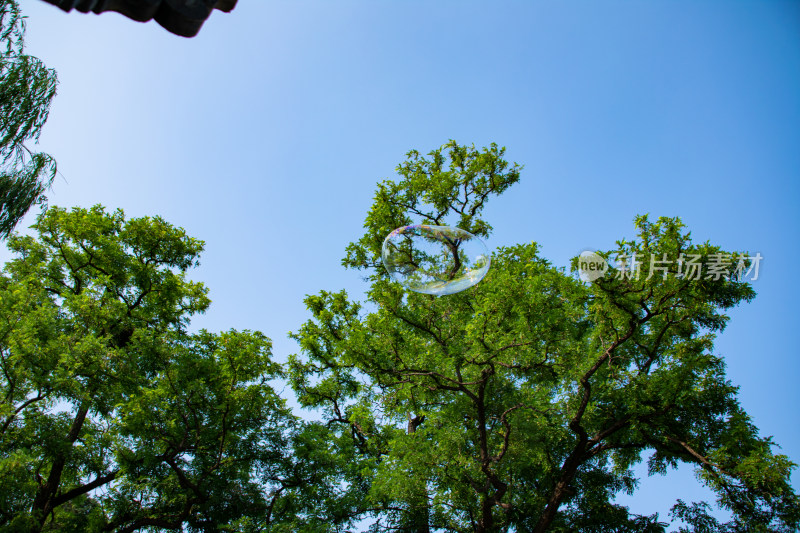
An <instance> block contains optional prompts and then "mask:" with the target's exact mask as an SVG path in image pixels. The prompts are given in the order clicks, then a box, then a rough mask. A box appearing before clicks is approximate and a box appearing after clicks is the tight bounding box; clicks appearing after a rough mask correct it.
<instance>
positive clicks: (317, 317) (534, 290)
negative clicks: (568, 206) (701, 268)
mask: <svg viewBox="0 0 800 533" xmlns="http://www.w3.org/2000/svg"><path fill="white" fill-rule="evenodd" d="M502 156H503V150H502V149H498V148H497V146H495V145H492V146H491V147H490V148H489V149H484V150H476V149H475V148H474V147H463V146H459V145H457V144H456V143H455V142H453V141H451V142H450V143H448V144H446V145H445V146H443V147H442V148H441V149H437V150H434V151H433V152H431V153H430V154H429V158H424V157H422V156H420V154H419V153H418V152H416V151H412V152H409V154H408V159H407V161H406V162H405V163H403V164H401V165H400V166H399V167H398V172H399V174H400V175H401V179H400V180H399V181H398V182H397V183H392V182H388V181H387V182H383V183H381V184H379V186H378V190H377V192H376V195H375V203H374V204H373V206H372V209H371V210H370V212H369V214H368V215H367V218H366V221H365V224H364V227H365V229H366V231H365V234H364V236H362V237H361V239H360V240H359V241H357V242H356V243H353V244H351V245H350V246H348V248H347V255H346V257H345V259H344V260H343V263H344V265H345V266H347V267H351V268H359V269H366V270H367V271H368V272H369V279H370V281H371V287H370V290H369V298H370V302H371V304H372V306H374V307H375V310H373V311H371V312H365V311H364V310H362V307H361V305H360V304H359V303H357V302H352V301H350V300H349V299H348V297H347V294H346V293H344V292H338V293H331V292H326V291H323V292H321V293H320V294H319V295H316V296H309V297H308V298H307V299H306V304H307V306H308V308H309V310H310V311H311V312H312V314H313V319H312V320H309V321H308V322H307V323H306V324H305V325H303V326H302V328H301V329H300V330H299V331H298V332H297V333H295V334H294V337H295V338H296V339H297V340H298V342H299V344H300V347H301V350H302V354H301V355H298V356H293V357H292V358H291V359H290V364H289V375H290V379H291V381H292V384H293V386H294V388H295V391H296V393H297V395H298V397H299V400H300V401H301V403H302V404H303V405H304V406H307V407H311V408H318V409H320V411H321V415H322V416H323V418H324V420H325V421H326V422H327V426H328V427H330V428H331V430H332V431H333V432H334V434H335V438H336V439H338V440H337V442H338V443H339V444H338V445H340V446H342V445H346V443H348V442H349V445H350V447H351V450H352V451H351V452H350V453H351V454H352V461H353V463H354V464H355V465H357V466H352V467H350V469H349V470H346V471H342V472H341V475H342V476H343V477H342V479H343V482H345V481H346V482H348V483H349V485H348V486H349V490H350V494H352V498H353V499H356V500H357V499H359V497H360V499H361V501H363V504H362V506H361V508H360V511H361V513H362V514H363V515H364V516H365V515H367V514H372V515H373V516H375V517H377V521H376V522H375V524H374V525H373V530H374V531H390V530H399V531H432V530H440V531H484V532H489V531H512V530H513V531H520V532H521V531H535V532H542V531H632V530H635V531H665V527H666V526H667V524H666V523H663V522H659V520H658V516H657V515H654V516H649V517H648V516H637V515H632V514H630V513H629V511H628V509H627V508H625V507H622V506H619V505H615V504H613V498H614V495H615V494H617V493H618V492H620V491H625V492H632V491H634V490H635V487H636V482H637V480H636V479H635V478H633V477H632V474H631V468H632V467H633V466H634V465H635V464H637V463H638V462H640V461H641V460H643V456H646V455H649V458H648V459H647V461H648V465H649V467H650V470H651V472H653V473H655V472H666V471H667V470H668V469H669V468H671V467H673V466H675V465H677V464H678V463H679V462H688V463H691V464H693V465H695V466H696V467H697V469H698V472H699V478H700V479H701V481H702V482H703V483H705V484H706V485H707V486H709V487H710V488H712V489H713V490H714V491H715V492H716V493H717V495H718V501H717V503H718V504H719V505H720V506H721V507H723V508H726V509H729V510H730V511H732V513H733V515H734V522H733V523H732V524H728V525H724V526H720V527H727V528H729V529H730V530H737V531H745V530H747V531H751V530H752V531H762V530H763V531H793V530H794V528H795V527H797V525H798V521H800V505H798V503H800V502H798V498H797V496H796V495H795V493H794V491H793V490H792V488H791V486H790V485H789V474H790V472H791V470H792V468H793V467H794V465H793V464H792V463H791V462H790V461H789V460H788V459H787V458H786V457H785V456H782V455H775V454H773V451H772V448H773V443H772V442H771V440H770V439H768V438H766V439H765V438H761V437H759V436H758V432H757V430H756V428H755V427H754V426H753V425H752V424H751V423H750V421H749V418H748V417H747V415H746V413H744V412H743V411H742V409H741V407H740V406H739V404H738V403H737V401H736V388H735V387H734V386H733V385H731V384H730V382H729V381H727V380H726V378H725V373H724V362H723V360H722V358H721V357H719V356H717V355H714V354H713V353H712V348H713V339H714V335H715V334H716V333H717V332H719V331H721V330H722V329H723V328H724V327H725V324H726V322H727V320H728V317H727V316H726V315H725V314H724V310H725V309H728V308H731V307H733V306H735V305H737V304H738V303H740V302H742V301H749V300H750V299H752V298H753V297H754V295H755V293H754V292H753V290H752V288H751V287H750V286H749V285H748V284H747V283H743V282H738V281H733V280H730V279H726V278H725V277H719V279H701V280H692V279H688V278H687V277H685V276H680V275H679V273H678V272H677V271H676V266H675V264H674V263H673V266H672V269H673V270H672V271H671V272H670V273H669V275H668V276H667V277H665V278H662V277H661V276H656V277H648V278H646V277H645V276H641V277H639V278H638V279H636V278H634V277H632V276H624V275H622V272H619V271H616V270H613V269H612V271H611V272H610V273H609V275H607V276H605V277H603V278H601V279H599V280H597V281H596V282H594V283H592V284H588V285H587V284H584V283H582V282H580V281H578V280H576V279H575V278H574V277H572V276H570V275H568V274H567V273H565V272H564V271H563V270H562V269H557V268H554V267H553V266H552V265H551V264H550V263H548V262H547V261H546V260H544V259H542V258H541V257H539V255H538V251H537V248H536V245H535V244H529V245H518V246H513V247H508V248H501V249H498V250H497V251H496V252H495V254H494V256H493V258H492V268H491V270H490V271H489V274H488V275H487V276H486V278H485V279H484V280H483V281H482V282H481V283H479V284H478V285H477V286H475V287H473V288H472V289H470V290H467V291H464V292H462V293H458V294H454V295H450V296H445V297H441V298H437V297H434V296H430V295H423V294H418V293H404V292H403V291H402V290H401V289H400V288H399V287H398V286H397V285H396V284H394V283H392V282H390V280H389V279H388V276H387V273H386V271H385V269H384V268H383V265H382V264H381V263H380V255H379V254H380V244H381V242H382V240H383V237H384V236H385V235H386V233H388V232H389V231H391V230H392V229H394V228H395V227H398V226H401V225H406V224H411V223H426V224H437V225H441V224H449V225H454V224H455V225H458V226H459V227H461V228H463V229H466V230H468V231H470V232H472V233H474V234H476V235H481V236H488V235H489V233H490V231H491V226H490V225H489V223H488V222H487V221H485V220H483V219H481V218H480V212H481V210H482V208H483V207H484V205H485V202H486V201H487V200H488V198H490V197H491V196H492V195H496V194H500V193H502V192H503V191H505V190H506V189H507V188H508V187H509V186H510V185H512V184H513V183H514V182H516V181H517V180H518V178H519V167H518V166H517V165H513V166H510V167H509V165H508V164H507V163H506V162H505V161H504V160H503V159H502ZM636 227H637V230H638V237H637V239H636V240H634V241H620V242H618V243H617V245H618V246H617V249H615V250H609V251H607V252H605V255H607V256H608V255H616V254H625V255H627V256H629V257H630V256H631V254H633V253H636V254H637V256H638V257H645V258H646V257H651V254H653V256H655V257H658V258H661V257H662V255H663V254H667V255H668V256H669V257H675V258H677V257H679V256H680V254H699V255H700V256H701V257H702V258H703V260H705V259H708V258H709V257H710V256H712V255H713V254H718V253H722V250H720V249H719V248H717V247H714V246H712V245H710V244H708V243H705V244H701V245H697V244H693V243H692V242H691V239H690V235H689V234H688V233H686V232H685V231H684V228H683V225H682V224H681V222H680V221H679V220H677V219H668V218H660V219H658V220H657V221H656V222H651V221H649V219H648V218H647V217H639V218H638V219H637V220H636ZM332 440H333V438H332ZM675 516H676V517H677V518H691V520H688V523H693V524H696V526H695V527H696V531H704V529H703V527H704V526H703V525H702V524H703V523H704V522H703V520H706V522H708V520H707V519H706V518H703V516H704V515H703V508H701V507H687V506H685V505H684V504H682V503H680V502H679V503H678V504H677V506H676V508H675ZM692 520H694V522H692Z"/></svg>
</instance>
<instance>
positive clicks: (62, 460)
mask: <svg viewBox="0 0 800 533" xmlns="http://www.w3.org/2000/svg"><path fill="white" fill-rule="evenodd" d="M88 412H89V403H88V402H84V403H83V404H81V406H80V407H79V408H78V412H77V413H76V414H75V419H74V420H73V421H72V426H71V427H70V429H69V433H68V434H67V442H69V444H70V446H72V444H74V443H75V441H76V440H77V439H78V435H80V432H81V428H83V423H84V421H85V420H86V414H87V413H88ZM66 462H67V459H66V457H65V454H64V453H60V454H59V455H57V456H56V457H55V459H54V460H53V465H52V466H51V467H50V475H48V476H47V481H46V482H45V484H44V485H41V486H40V487H39V490H38V491H37V493H36V497H35V498H34V500H33V507H32V508H31V511H32V513H33V515H34V517H35V519H36V520H37V521H38V522H39V525H38V527H37V529H36V530H35V531H41V529H42V526H44V523H45V521H47V515H49V514H50V513H51V512H52V511H53V499H54V498H55V496H56V494H57V493H58V487H59V485H61V475H62V474H63V472H64V466H65V464H66Z"/></svg>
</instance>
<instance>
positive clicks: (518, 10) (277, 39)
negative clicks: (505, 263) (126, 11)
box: [0, 0, 800, 518]
mask: <svg viewBox="0 0 800 533" xmlns="http://www.w3.org/2000/svg"><path fill="white" fill-rule="evenodd" d="M23 9H24V11H25V13H26V14H27V15H28V16H29V21H28V34H27V43H28V48H27V50H28V52H29V53H31V54H33V55H36V56H38V57H40V58H42V59H43V60H44V61H45V62H46V64H47V65H48V66H50V67H53V68H55V69H56V70H57V71H58V74H59V79H60V86H59V94H58V96H57V98H56V100H55V103H54V105H53V108H52V113H51V117H50V120H49V121H48V123H47V125H46V126H45V129H44V133H43V135H42V138H41V149H43V150H44V151H47V152H49V153H51V154H52V155H53V156H55V157H56V159H57V160H58V165H59V169H60V172H61V173H62V174H63V177H64V178H62V177H59V178H58V179H57V181H56V183H55V185H54V187H53V190H52V191H51V193H50V200H51V203H52V204H54V205H59V206H66V207H69V206H76V205H80V206H87V207H88V206H91V205H94V204H97V203H101V204H103V205H105V206H107V207H109V208H117V207H121V208H123V209H124V210H125V212H126V213H127V215H129V216H142V215H156V214H158V215H161V216H163V217H164V218H166V219H167V220H168V221H170V222H172V223H173V224H176V225H179V226H183V227H184V228H186V230H187V231H188V232H189V233H190V234H191V235H193V236H195V237H198V238H201V239H204V240H205V241H206V252H205V254H204V256H203V259H202V265H201V266H200V267H199V268H198V269H196V270H195V271H194V273H193V278H194V279H197V280H201V281H204V282H205V283H206V284H207V285H208V286H209V287H210V289H211V298H212V300H213V302H214V303H213V304H212V307H211V309H210V311H209V312H208V313H207V314H206V315H205V316H202V317H200V318H198V319H197V320H195V322H194V324H195V325H196V326H197V327H205V328H208V329H211V330H224V329H228V328H237V329H245V328H249V329H258V330H261V331H263V332H264V333H266V334H267V335H269V336H270V337H272V339H273V340H274V343H275V345H274V352H275V355H276V357H277V358H278V359H279V360H283V359H284V358H285V357H286V355H287V354H289V353H294V352H295V351H296V350H297V348H296V346H295V345H294V343H293V342H292V341H290V340H289V339H287V338H286V333H287V332H288V331H291V330H297V329H298V328H299V326H300V324H301V323H302V322H303V321H304V320H305V319H306V318H307V316H308V315H307V313H306V311H305V308H304V306H303V303H302V300H303V297H304V295H306V294H310V293H316V292H317V291H319V290H321V289H327V290H338V289H340V288H347V289H348V291H350V292H351V293H352V294H354V295H359V294H360V292H361V291H362V290H363V289H364V285H363V283H362V282H361V280H360V277H359V274H358V273H357V272H348V271H345V270H343V269H342V267H341V266H340V260H341V258H342V257H343V255H344V247H345V246H346V245H347V243H348V242H350V241H352V240H355V239H357V238H358V237H359V236H360V235H361V225H362V223H363V220H364V217H365V215H366V212H367V210H368V209H369V207H370V205H371V198H372V194H373V191H374V188H375V183H376V182H377V181H379V180H381V179H385V178H388V177H392V176H393V175H394V168H395V166H396V165H397V164H398V163H400V162H401V160H402V159H403V154H404V153H405V152H406V151H408V150H409V149H411V148H416V149H419V150H420V151H422V152H427V151H429V150H431V149H433V148H435V147H437V146H439V145H441V144H443V143H444V142H446V141H447V140H448V139H450V138H453V139H456V140H457V141H458V142H460V143H475V145H476V146H484V145H486V144H488V143H490V142H497V143H498V144H500V145H502V146H506V147H507V157H508V159H509V160H511V161H516V162H518V163H520V164H523V165H524V166H525V169H524V171H523V174H522V180H521V182H520V183H519V184H518V185H516V186H514V187H513V188H512V189H510V190H509V191H508V192H507V193H506V194H505V195H504V196H502V197H500V198H498V199H496V200H494V201H493V202H492V203H491V204H490V205H489V206H488V208H487V210H486V215H487V218H488V220H489V221H490V222H491V223H492V224H493V226H494V227H495V232H494V235H493V237H492V238H491V239H490V240H489V241H488V242H487V244H488V245H489V247H490V248H494V247H497V246H501V245H509V244H514V243H519V242H529V241H537V242H538V243H540V245H541V249H542V253H543V255H544V256H545V257H547V258H549V259H550V260H551V261H553V262H554V263H555V264H556V265H567V263H568V260H569V258H570V257H572V256H574V255H577V254H578V253H580V252H581V251H582V250H585V249H587V248H592V249H607V248H611V247H613V245H614V242H615V241H616V240H617V239H620V238H622V237H629V238H630V237H633V236H634V232H633V224H632V220H633V217H634V216H635V215H636V214H639V213H650V214H651V216H653V217H657V216H660V215H668V216H676V215H677V216H680V217H682V218H683V220H684V222H685V223H686V224H687V225H688V226H689V228H690V229H691V230H692V233H693V237H694V238H695V240H696V241H705V240H710V241H712V242H713V243H715V244H719V245H721V246H722V247H724V248H726V249H729V250H748V251H750V252H753V253H755V252H760V253H761V254H762V256H763V257H764V260H763V262H762V265H761V272H760V278H759V279H758V281H756V282H755V283H754V287H755V289H756V291H757V292H758V293H759V295H758V297H757V298H756V300H755V301H754V302H753V303H751V304H749V305H746V306H745V307H742V308H740V309H737V310H735V311H733V312H732V313H731V316H732V320H731V322H730V324H729V326H728V328H727V329H726V330H725V332H724V333H723V334H722V335H721V336H720V338H719V339H718V342H717V347H716V350H717V352H718V353H720V354H723V355H724V356H725V358H726V361H727V365H728V374H729V377H730V379H731V380H732V381H733V382H734V383H735V384H737V385H739V386H740V387H741V389H740V398H741V402H742V404H743V405H744V407H745V408H746V410H747V411H748V412H749V413H750V414H751V415H752V416H753V418H754V421H755V423H756V425H757V426H758V427H759V428H760V429H761V431H762V434H763V435H774V437H775V441H776V442H778V443H779V444H781V446H783V452H784V453H786V454H787V455H789V457H790V458H792V459H793V460H794V461H795V462H800V416H799V415H798V411H797V406H798V405H800V389H799V388H798V387H797V385H796V382H797V379H798V377H800V363H799V362H798V350H797V345H798V343H797V332H798V328H797V324H798V322H797V312H796V310H797V302H798V299H800V291H798V275H799V274H798V273H799V272H800V271H798V265H800V244H798V242H800V238H799V237H800V223H799V220H798V207H800V185H798V182H799V181H800V3H797V2H785V1H784V2H781V1H778V0H773V1H770V2H757V1H737V2H730V1H728V0H720V1H714V2H711V1H691V2H690V1H674V0H670V1H649V2H634V1H613V2H609V1H602V2H601V1H598V2H585V1H584V2H556V1H552V0H549V1H529V2H522V1H518V2H510V1H505V2H488V1H484V2H474V1H465V0H458V1H456V0H449V1H438V2H422V1H403V2H389V1H384V0H362V1H355V0H352V1H349V0H337V1H335V2H331V1H323V0H318V1H304V0H280V1H265V0H239V5H238V6H237V7H236V9H235V10H234V11H233V12H232V13H231V14H227V15H226V14H223V13H220V12H216V13H214V14H213V15H212V17H211V18H210V20H209V21H208V22H207V23H206V25H205V26H204V27H203V29H202V30H201V32H200V34H199V36H198V37H196V38H193V39H183V38H180V37H176V36H173V35H171V34H169V33H167V32H166V31H164V30H163V29H161V28H160V27H159V26H157V25H156V24H155V23H148V24H138V23H135V22H133V21H130V20H128V19H125V18H123V17H122V16H120V15H117V14H114V13H107V14H103V15H100V16H95V15H82V14H79V13H77V12H73V13H71V14H69V15H67V14H64V13H63V12H61V11H59V10H58V9H56V8H54V7H53V6H50V5H48V4H45V3H44V2H41V1H39V0H25V2H24V5H23ZM32 220H33V219H32V217H29V218H28V219H27V221H28V223H30V222H32ZM7 257H8V254H7V252H5V251H3V252H2V257H0V258H2V259H3V260H4V259H5V258H7ZM794 479H795V485H797V483H796V480H797V479H800V478H798V475H797V474H795V477H794ZM704 494H705V492H704V491H703V490H702V489H701V488H698V486H697V482H696V481H695V480H694V478H693V476H692V473H691V470H690V469H686V470H682V471H680V472H678V473H676V474H675V475H670V476H668V477H666V478H662V477H655V478H649V479H648V478H645V479H643V480H642V490H641V492H640V495H639V496H637V497H635V498H625V499H624V500H623V501H624V502H625V503H626V504H628V505H630V506H631V508H632V510H633V511H635V512H639V513H653V512H659V513H660V514H661V517H662V518H666V511H667V510H668V509H669V507H670V506H671V505H672V503H674V500H675V499H676V498H677V497H681V498H683V499H685V500H691V499H692V498H694V499H699V498H702V497H703V495H704Z"/></svg>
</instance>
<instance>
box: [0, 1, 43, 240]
mask: <svg viewBox="0 0 800 533" xmlns="http://www.w3.org/2000/svg"><path fill="white" fill-rule="evenodd" d="M24 34H25V21H24V19H23V17H22V15H21V14H20V11H19V5H18V4H17V2H16V0H0V237H7V236H8V235H9V233H10V232H11V230H13V229H14V226H16V224H17V223H18V222H19V221H20V219H22V217H23V216H24V215H25V213H27V212H28V210H29V209H30V208H31V207H32V206H33V205H36V204H41V203H43V202H44V201H45V200H46V198H45V196H44V191H45V190H46V189H47V187H49V186H50V184H51V183H52V181H53V178H54V177H55V173H56V164H55V161H54V160H53V159H52V158H51V157H50V156H49V155H47V154H44V153H34V152H32V151H31V150H30V149H29V148H28V147H26V146H25V143H26V142H27V141H31V140H32V141H34V142H35V141H37V140H38V139H39V134H40V132H41V129H42V126H43V125H44V122H45V121H46V120H47V115H48V112H49V109H50V102H51V101H52V99H53V97H54V96H55V94H56V74H55V72H54V71H53V70H51V69H47V68H45V66H44V65H43V64H42V62H41V61H39V60H38V59H37V58H35V57H32V56H29V55H26V54H24V53H23V37H24Z"/></svg>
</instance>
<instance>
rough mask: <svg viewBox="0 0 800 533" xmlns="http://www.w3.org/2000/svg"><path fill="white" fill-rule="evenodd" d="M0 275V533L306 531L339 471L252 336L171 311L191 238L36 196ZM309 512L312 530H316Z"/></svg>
mask: <svg viewBox="0 0 800 533" xmlns="http://www.w3.org/2000/svg"><path fill="white" fill-rule="evenodd" d="M32 228H33V229H34V230H35V232H36V236H19V235H17V234H13V235H12V236H11V237H10V238H9V240H8V247H9V249H10V250H11V251H12V252H13V253H15V258H14V259H12V260H11V261H9V262H8V263H7V264H6V265H5V268H4V271H3V274H2V275H0V487H2V490H0V529H2V530H4V531H120V532H122V531H137V530H141V529H146V528H150V529H151V530H152V529H157V530H189V531H299V530H301V529H302V528H301V527H299V524H311V526H308V527H310V528H311V529H306V530H307V531H314V530H315V529H313V527H317V529H316V530H320V531H321V530H323V529H322V526H321V525H320V524H325V523H328V522H331V521H335V520H336V517H333V516H330V515H329V514H327V513H328V510H327V508H326V507H324V506H323V504H324V503H325V502H326V501H328V500H335V499H337V498H336V487H334V486H332V485H330V484H328V485H326V484H325V479H323V477H322V476H323V474H324V473H325V472H327V471H334V472H335V471H337V470H338V468H339V467H338V466H336V464H335V463H332V462H331V461H332V460H333V459H336V458H335V457H334V458H331V457H328V456H326V455H325V454H319V453H317V452H316V450H318V449H319V445H318V443H319V442H320V438H321V433H320V427H319V424H308V425H303V424H301V423H300V422H299V421H298V419H297V418H296V417H294V416H293V415H292V414H291V412H290V410H289V409H288V408H287V407H286V405H285V403H284V401H283V400H282V399H281V398H280V397H279V396H278V395H277V394H276V392H275V391H274V390H273V388H272V387H271V386H270V383H269V381H270V380H274V379H279V378H280V377H281V376H282V370H281V368H280V366H279V365H278V364H276V363H275V362H273V361H272V360H271V354H270V341H269V339H267V338H266V337H264V336H263V335H262V334H261V333H259V332H250V331H243V332H238V331H228V332H223V333H219V334H213V333H209V332H207V331H200V332H199V333H195V334H189V333H188V332H187V331H186V329H187V324H188V321H189V318H190V317H191V316H192V315H193V314H195V313H201V312H203V311H204V310H205V309H206V308H207V307H208V305H209V300H208V298H207V290H206V288H205V287H204V286H203V285H202V284H200V283H195V282H192V281H189V280H188V279H187V278H186V272H187V270H188V269H189V268H191V267H192V266H194V265H196V264H197V258H198V254H199V253H200V251H201V250H202V248H203V243H202V242H201V241H198V240H196V239H193V238H191V237H188V236H187V235H186V234H185V232H184V231H183V230H182V229H180V228H176V227H173V226H171V225H170V224H168V223H166V222H165V221H164V220H162V219H160V218H158V217H156V218H148V217H145V218H138V219H130V220H125V217H124V216H123V213H122V212H121V211H116V212H114V213H106V211H105V210H104V209H103V208H101V207H95V208H93V209H89V210H86V209H77V208H76V209H73V210H72V211H71V212H67V211H66V210H63V209H58V208H51V209H48V210H46V211H45V212H44V213H42V214H41V215H40V216H39V217H38V219H37V222H36V224H35V225H34V226H32ZM314 524H316V526H314Z"/></svg>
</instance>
